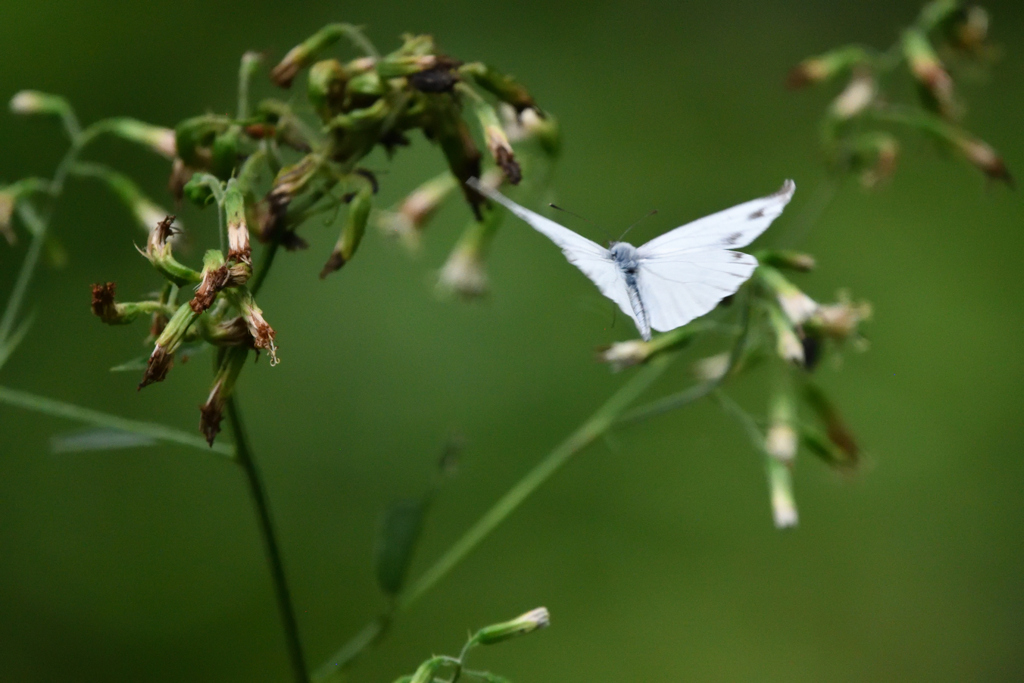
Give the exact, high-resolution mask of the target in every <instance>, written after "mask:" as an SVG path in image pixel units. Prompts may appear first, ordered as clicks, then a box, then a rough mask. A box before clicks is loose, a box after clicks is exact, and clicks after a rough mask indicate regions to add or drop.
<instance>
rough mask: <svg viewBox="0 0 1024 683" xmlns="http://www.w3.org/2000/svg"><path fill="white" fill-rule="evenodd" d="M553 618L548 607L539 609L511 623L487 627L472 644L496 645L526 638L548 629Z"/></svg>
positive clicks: (520, 616)
mask: <svg viewBox="0 0 1024 683" xmlns="http://www.w3.org/2000/svg"><path fill="white" fill-rule="evenodd" d="M550 623H551V617H550V615H549V614H548V610H547V608H546V607H538V608H537V609H534V610H530V611H529V612H527V613H525V614H521V615H519V616H518V617H516V618H515V619H513V620H511V621H506V622H503V623H500V624H493V625H491V626H485V627H484V628H482V629H480V630H479V631H477V632H476V635H474V636H473V638H472V639H471V641H470V642H472V643H473V644H476V645H495V644H497V643H501V642H504V641H506V640H508V639H509V638H516V637H518V636H524V635H526V634H527V633H533V632H534V631H537V630H539V629H542V628H547V627H548V625H550Z"/></svg>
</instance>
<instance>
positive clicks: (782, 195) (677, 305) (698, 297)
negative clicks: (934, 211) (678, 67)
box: [467, 178, 796, 340]
mask: <svg viewBox="0 0 1024 683" xmlns="http://www.w3.org/2000/svg"><path fill="white" fill-rule="evenodd" d="M467 184H469V185H470V186H471V187H472V188H473V189H475V190H476V191H477V192H480V193H481V194H483V195H486V196H487V197H489V198H491V199H493V200H494V201H496V202H498V203H499V204H502V205H504V206H505V207H506V208H508V210H509V211H511V212H512V213H514V214H515V215H516V216H518V217H519V218H521V219H523V220H524V221H526V222H527V223H529V224H530V225H531V226H532V227H533V229H534V230H536V231H537V232H539V233H541V234H543V235H546V236H547V237H548V239H550V240H551V241H552V242H554V243H555V244H556V245H558V246H559V247H560V248H561V249H562V253H563V254H565V256H566V258H567V259H569V263H572V264H573V265H574V266H576V267H577V268H579V269H580V270H582V271H583V274H584V275H586V276H587V277H589V278H590V279H591V280H593V282H594V284H595V285H597V288H598V289H600V290H601V293H602V294H604V295H605V296H606V297H608V298H609V299H611V300H612V301H614V302H615V303H616V304H618V305H619V308H621V309H622V312H623V313H625V314H626V315H628V316H629V317H630V318H632V319H633V322H635V323H636V328H637V329H638V330H639V331H640V336H642V337H643V338H644V339H646V340H650V338H651V330H652V329H654V330H657V331H659V332H668V331H669V330H674V329H675V328H677V327H680V326H682V325H685V324H686V323H688V322H690V321H691V320H693V319H694V318H698V317H700V316H702V315H704V314H705V313H707V312H709V311H710V310H711V309H713V308H714V307H715V306H716V305H718V302H719V301H721V300H722V299H724V298H725V297H727V296H729V295H730V294H733V293H735V292H736V290H737V289H739V288H740V285H742V284H743V283H744V282H746V280H747V279H748V278H749V277H750V276H751V275H752V274H753V272H754V269H755V268H756V267H757V259H756V258H754V257H753V256H751V255H750V254H745V253H743V252H739V251H732V250H731V248H733V247H744V246H746V245H748V244H750V243H751V242H753V241H754V239H755V238H756V237H757V236H758V235H760V234H761V233H762V232H764V231H765V230H766V229H767V228H768V226H769V225H771V223H772V221H773V220H775V218H777V217H778V215H779V214H781V213H782V209H783V208H785V206H786V204H788V203H789V200H790V199H791V198H792V197H793V192H794V191H795V190H796V183H794V182H793V181H792V180H787V181H786V182H785V183H783V184H782V187H781V188H780V189H779V191H778V192H775V193H774V194H770V195H768V196H767V197H762V198H760V199H754V200H752V201H749V202H746V203H743V204H739V205H737V206H734V207H732V208H731V209H726V210H725V211H719V212H718V213H713V214H711V215H710V216H705V217H704V218H700V219H698V220H695V221H693V222H692V223H687V224H686V225H683V226H681V227H678V228H676V229H675V230H672V231H670V232H667V233H665V234H664V235H662V236H660V237H655V238H654V239H653V240H651V241H650V242H648V243H647V244H644V245H643V246H640V247H634V246H633V245H632V244H628V243H626V242H612V243H611V244H610V245H609V248H608V249H605V248H604V247H602V246H601V245H599V244H596V243H595V242H591V241H590V240H588V239H587V238H586V237H583V236H581V235H577V234H576V233H575V232H573V231H572V230H569V229H568V228H564V227H562V226H561V225H559V224H558V223H555V222H554V221H552V220H550V219H548V218H545V217H544V216H541V215H539V214H536V213H534V212H533V211H530V210H529V209H526V208H523V207H522V206H519V205H518V204H516V203H515V202H513V201H512V200H511V199H509V198H508V197H505V196H504V195H502V194H500V193H498V192H495V191H494V190H492V189H490V188H488V187H486V186H484V185H482V184H480V183H479V182H478V181H477V179H476V178H470V179H469V180H468V181H467Z"/></svg>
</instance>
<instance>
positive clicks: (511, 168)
mask: <svg viewBox="0 0 1024 683" xmlns="http://www.w3.org/2000/svg"><path fill="white" fill-rule="evenodd" d="M459 92H461V93H464V94H466V95H468V96H469V97H470V99H471V100H472V101H473V110H474V111H475V112H476V117H477V119H478V120H479V121H480V127H481V128H482V129H483V131H484V142H485V143H486V144H487V149H488V150H490V152H491V156H493V157H494V161H495V163H496V164H498V167H499V168H500V169H501V170H502V171H503V172H504V173H505V177H506V178H508V181H509V182H510V183H512V184H513V185H518V184H519V181H521V180H522V179H523V174H522V171H521V170H520V168H519V163H518V162H517V161H516V158H515V152H513V151H512V144H511V143H510V142H509V140H508V137H507V136H506V135H505V131H504V129H503V128H502V127H501V121H500V119H499V118H498V112H497V111H495V110H494V107H492V106H491V105H490V104H488V103H487V102H486V101H485V100H484V99H483V98H482V97H480V96H479V95H478V94H476V92H474V91H473V89H472V88H470V87H469V86H467V85H461V86H459Z"/></svg>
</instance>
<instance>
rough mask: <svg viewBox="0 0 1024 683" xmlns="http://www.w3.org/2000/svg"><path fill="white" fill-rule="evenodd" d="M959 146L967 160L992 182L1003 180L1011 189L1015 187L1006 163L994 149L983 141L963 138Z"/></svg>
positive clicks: (959, 141)
mask: <svg viewBox="0 0 1024 683" xmlns="http://www.w3.org/2000/svg"><path fill="white" fill-rule="evenodd" d="M957 146H958V147H959V148H960V151H961V152H962V153H963V155H964V156H965V157H967V160H968V161H970V162H971V163H972V164H974V165H975V166H977V167H978V168H979V169H981V171H982V172H983V173H984V174H985V175H987V176H988V177H989V178H991V179H992V180H1001V181H1003V182H1004V183H1006V184H1007V185H1009V186H1010V187H1013V176H1011V175H1010V170H1009V169H1008V168H1006V163H1005V162H1004V161H1003V158H1002V157H1001V156H999V154H998V153H996V151H995V150H994V149H992V148H991V147H990V146H989V145H987V144H986V143H984V142H982V141H981V140H976V139H971V138H963V139H961V140H958V141H957Z"/></svg>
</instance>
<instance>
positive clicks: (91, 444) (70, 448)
mask: <svg viewBox="0 0 1024 683" xmlns="http://www.w3.org/2000/svg"><path fill="white" fill-rule="evenodd" d="M156 443H157V441H156V439H154V438H153V437H151V436H146V435H144V434H135V433H132V432H125V431H122V430H120V429H108V428H106V427H100V428H98V429H86V430H83V431H80V432H73V433H71V434H57V435H55V436H52V437H50V450H51V451H53V452H54V453H80V452H83V451H107V450H114V449H118V448H136V447H138V446H155V445H156Z"/></svg>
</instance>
